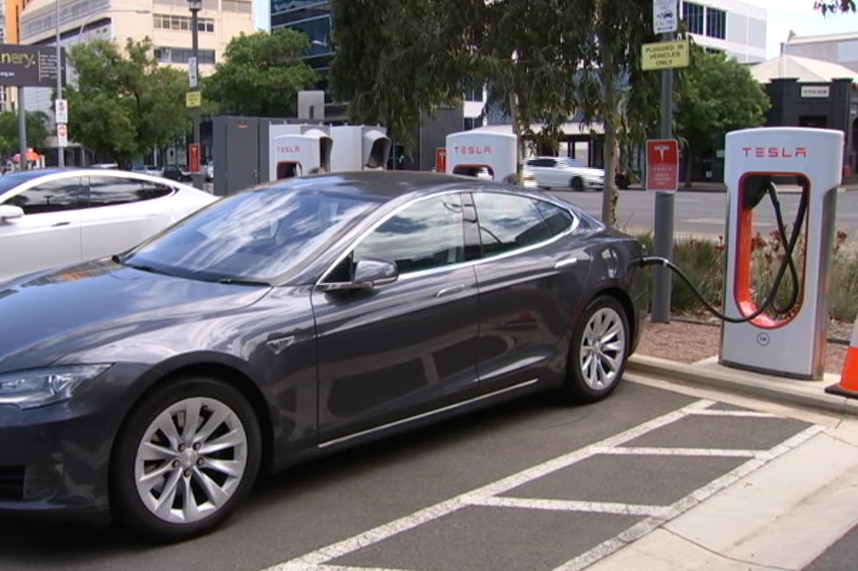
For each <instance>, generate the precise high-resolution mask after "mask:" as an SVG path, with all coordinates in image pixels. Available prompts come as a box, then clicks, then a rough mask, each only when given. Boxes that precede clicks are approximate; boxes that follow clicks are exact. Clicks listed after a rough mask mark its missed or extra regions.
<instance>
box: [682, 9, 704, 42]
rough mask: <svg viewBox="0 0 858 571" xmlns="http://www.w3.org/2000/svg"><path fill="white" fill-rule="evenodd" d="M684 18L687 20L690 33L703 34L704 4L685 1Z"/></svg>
mask: <svg viewBox="0 0 858 571" xmlns="http://www.w3.org/2000/svg"><path fill="white" fill-rule="evenodd" d="M682 19H683V20H685V25H686V27H687V28H688V32H689V33H691V34H701V35H702V34H703V6H701V5H700V4H695V3H694V2H683V3H682Z"/></svg>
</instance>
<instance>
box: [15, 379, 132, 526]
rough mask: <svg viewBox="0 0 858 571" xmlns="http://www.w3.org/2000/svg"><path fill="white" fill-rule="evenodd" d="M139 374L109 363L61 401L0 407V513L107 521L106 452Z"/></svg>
mask: <svg viewBox="0 0 858 571" xmlns="http://www.w3.org/2000/svg"><path fill="white" fill-rule="evenodd" d="M140 372H141V371H140V370H139V367H137V366H129V365H114V366H113V367H111V368H110V369H109V370H108V371H106V372H105V373H103V374H102V375H101V376H99V377H98V378H97V379H93V380H92V381H90V382H88V383H87V384H86V386H85V387H84V388H83V389H82V390H81V392H80V393H79V394H77V395H75V396H74V397H72V398H71V399H70V400H68V401H66V402H64V403H58V404H55V405H48V406H45V407H41V408H35V409H28V410H21V409H19V408H18V407H16V406H13V405H0V512H2V513H3V514H4V515H7V514H9V513H18V514H27V515H38V514H51V515H52V516H58V515H67V516H72V517H74V516H78V515H86V516H87V517H92V516H93V514H103V515H105V516H106V515H107V514H108V508H109V505H108V471H109V465H110V451H111V448H112V447H113V443H114V440H115V437H116V434H117V432H118V430H119V426H120V424H121V421H122V418H123V417H124V415H125V412H126V411H127V409H128V407H129V405H130V400H131V399H130V398H129V394H128V393H129V391H128V390H126V389H127V387H128V386H129V385H130V380H131V379H133V378H137V377H139V373H140Z"/></svg>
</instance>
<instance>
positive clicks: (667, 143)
mask: <svg viewBox="0 0 858 571" xmlns="http://www.w3.org/2000/svg"><path fill="white" fill-rule="evenodd" d="M646 187H647V190H665V191H670V192H675V191H676V189H677V188H678V187H679V144H678V143H677V142H676V140H675V139H651V140H649V141H647V142H646Z"/></svg>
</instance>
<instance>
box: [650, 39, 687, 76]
mask: <svg viewBox="0 0 858 571" xmlns="http://www.w3.org/2000/svg"><path fill="white" fill-rule="evenodd" d="M689 51H690V50H689V49H688V40H676V41H675V42H655V43H653V44H644V45H643V52H642V53H641V69H643V70H651V69H669V68H677V67H688V64H689V62H690V60H689V56H688V53H689Z"/></svg>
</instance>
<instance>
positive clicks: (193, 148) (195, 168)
mask: <svg viewBox="0 0 858 571" xmlns="http://www.w3.org/2000/svg"><path fill="white" fill-rule="evenodd" d="M188 170H189V171H191V172H200V146H199V145H198V144H196V143H191V144H190V145H188Z"/></svg>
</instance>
